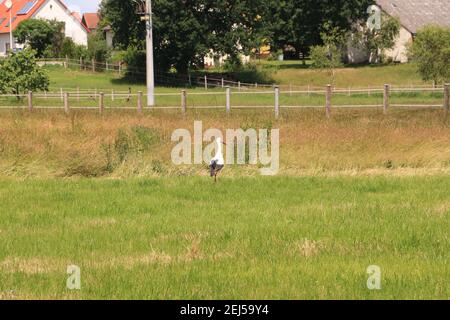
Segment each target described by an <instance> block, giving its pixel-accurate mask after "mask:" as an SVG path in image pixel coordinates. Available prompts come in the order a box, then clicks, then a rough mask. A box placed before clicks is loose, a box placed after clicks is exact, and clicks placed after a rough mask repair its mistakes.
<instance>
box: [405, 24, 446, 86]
mask: <svg viewBox="0 0 450 320" xmlns="http://www.w3.org/2000/svg"><path fill="white" fill-rule="evenodd" d="M410 55H411V58H412V59H413V60H414V61H415V62H416V63H417V67H418V71H419V73H420V75H421V77H422V79H423V80H424V81H430V80H433V81H434V82H435V83H440V82H445V81H450V28H441V27H438V26H427V27H425V28H423V29H422V30H420V31H419V32H418V33H417V36H416V38H415V39H414V42H413V44H412V46H411V47H410Z"/></svg>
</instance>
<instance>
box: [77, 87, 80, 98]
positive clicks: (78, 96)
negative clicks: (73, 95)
mask: <svg viewBox="0 0 450 320" xmlns="http://www.w3.org/2000/svg"><path fill="white" fill-rule="evenodd" d="M77 101H80V87H77Z"/></svg>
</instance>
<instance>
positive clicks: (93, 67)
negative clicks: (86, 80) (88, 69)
mask: <svg viewBox="0 0 450 320" xmlns="http://www.w3.org/2000/svg"><path fill="white" fill-rule="evenodd" d="M92 72H95V59H92Z"/></svg>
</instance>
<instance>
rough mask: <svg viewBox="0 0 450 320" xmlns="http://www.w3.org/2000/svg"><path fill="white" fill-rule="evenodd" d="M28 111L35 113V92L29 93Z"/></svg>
mask: <svg viewBox="0 0 450 320" xmlns="http://www.w3.org/2000/svg"><path fill="white" fill-rule="evenodd" d="M28 110H29V111H30V112H31V111H33V92H32V91H28Z"/></svg>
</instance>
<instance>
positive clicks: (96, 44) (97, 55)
mask: <svg viewBox="0 0 450 320" xmlns="http://www.w3.org/2000/svg"><path fill="white" fill-rule="evenodd" d="M88 53H89V59H95V61H99V62H105V61H107V60H108V58H109V54H110V52H109V49H108V45H107V44H106V40H105V38H104V37H103V35H102V34H101V33H93V34H91V35H89V38H88Z"/></svg>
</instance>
